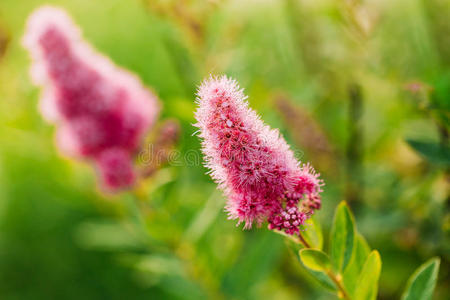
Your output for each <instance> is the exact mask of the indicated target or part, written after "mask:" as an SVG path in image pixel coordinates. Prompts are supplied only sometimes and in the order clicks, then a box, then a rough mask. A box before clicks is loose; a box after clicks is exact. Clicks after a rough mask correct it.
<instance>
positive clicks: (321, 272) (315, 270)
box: [299, 249, 338, 292]
mask: <svg viewBox="0 0 450 300" xmlns="http://www.w3.org/2000/svg"><path fill="white" fill-rule="evenodd" d="M299 257H300V262H301V263H302V264H303V266H304V267H305V268H306V270H307V271H308V273H309V274H311V276H312V277H314V278H315V279H316V280H317V281H318V282H319V283H320V284H321V285H322V286H323V287H325V288H326V289H328V290H330V291H333V292H336V291H337V290H338V289H337V287H336V285H335V283H334V282H333V281H332V280H331V279H330V278H329V277H328V275H327V274H326V273H327V272H328V271H329V270H330V269H331V262H330V258H329V257H328V255H327V254H325V253H324V252H322V251H320V250H317V249H301V250H300V251H299Z"/></svg>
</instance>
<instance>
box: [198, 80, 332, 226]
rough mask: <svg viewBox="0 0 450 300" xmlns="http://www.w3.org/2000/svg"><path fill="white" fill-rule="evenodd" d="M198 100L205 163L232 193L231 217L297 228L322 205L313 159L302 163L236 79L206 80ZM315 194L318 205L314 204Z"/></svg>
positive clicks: (215, 177)
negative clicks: (254, 108) (265, 122)
mask: <svg viewBox="0 0 450 300" xmlns="http://www.w3.org/2000/svg"><path fill="white" fill-rule="evenodd" d="M197 102H198V109H197V111H196V113H195V117H196V119H197V121H198V122H197V124H195V126H196V127H198V128H199V129H200V130H199V131H200V134H199V136H200V138H201V139H202V149H203V153H204V155H205V160H206V167H208V168H209V169H210V174H211V176H212V178H213V179H214V180H215V181H216V182H217V183H218V184H219V187H220V188H221V189H222V190H224V191H225V194H226V195H227V196H228V203H227V206H226V209H227V211H228V213H229V218H231V219H238V220H239V222H238V224H239V223H241V222H244V223H245V226H244V228H250V227H251V226H252V224H253V223H256V224H257V225H261V223H263V222H265V221H268V222H269V228H270V229H277V230H284V231H285V232H286V233H288V234H295V233H298V232H299V227H300V226H301V225H302V224H303V223H304V221H305V220H306V219H307V218H308V217H309V216H310V215H311V214H312V213H313V212H314V210H315V209H317V208H318V207H320V197H319V193H320V192H321V186H322V185H323V182H322V180H321V179H319V175H318V174H316V173H315V172H314V170H313V168H312V167H311V166H310V165H309V164H307V165H303V166H301V165H300V164H299V162H298V161H297V160H296V159H295V157H294V154H293V152H292V151H291V150H290V149H289V146H288V145H287V144H286V142H285V141H284V139H283V138H282V137H281V136H280V134H279V132H278V130H273V129H270V128H269V127H268V126H267V125H265V124H264V123H263V121H262V120H261V119H260V118H259V116H258V115H257V114H256V113H255V112H254V111H253V110H252V109H250V108H249V107H248V103H247V101H246V96H244V94H243V92H242V90H241V89H239V87H238V85H237V83H236V82H235V81H234V80H231V79H228V78H227V77H225V76H223V77H220V78H213V77H211V78H210V79H208V80H205V81H204V82H203V83H202V85H201V86H200V88H199V90H198V98H197ZM310 198H313V199H315V200H314V201H316V202H314V203H315V204H316V203H317V201H318V203H319V205H309V204H308V203H309V202H311V201H310V200H309V199H310ZM301 200H302V201H301ZM308 201H309V202H308ZM300 202H302V203H303V202H305V204H306V205H300Z"/></svg>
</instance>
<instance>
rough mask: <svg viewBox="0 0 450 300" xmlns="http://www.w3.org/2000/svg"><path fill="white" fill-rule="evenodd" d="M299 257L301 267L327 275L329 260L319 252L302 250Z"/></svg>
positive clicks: (329, 265)
mask: <svg viewBox="0 0 450 300" xmlns="http://www.w3.org/2000/svg"><path fill="white" fill-rule="evenodd" d="M299 255H300V260H301V261H302V263H303V265H304V266H305V267H307V268H308V269H310V270H313V271H316V272H319V271H320V272H324V273H327V272H328V271H330V269H331V262H330V258H329V257H328V255H326V254H325V253H323V252H322V251H320V250H316V249H302V250H300V252H299Z"/></svg>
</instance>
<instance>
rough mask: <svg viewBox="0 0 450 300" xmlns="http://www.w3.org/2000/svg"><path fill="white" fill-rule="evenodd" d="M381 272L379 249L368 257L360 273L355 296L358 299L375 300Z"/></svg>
mask: <svg viewBox="0 0 450 300" xmlns="http://www.w3.org/2000/svg"><path fill="white" fill-rule="evenodd" d="M380 272H381V259H380V254H379V253H378V251H376V250H374V251H372V252H371V253H370V255H369V256H368V257H367V259H366V262H365V263H364V266H363V269H362V271H361V274H360V275H359V278H358V281H357V284H356V289H355V293H354V295H355V296H354V298H355V299H358V300H374V299H376V297H377V292H378V278H379V277H380Z"/></svg>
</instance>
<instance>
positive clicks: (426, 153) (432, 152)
mask: <svg viewBox="0 0 450 300" xmlns="http://www.w3.org/2000/svg"><path fill="white" fill-rule="evenodd" d="M407 142H408V144H409V145H410V146H411V147H412V148H413V149H414V150H416V151H417V152H418V153H419V154H420V155H421V156H422V157H423V158H425V159H426V160H428V161H429V162H430V163H434V164H437V165H444V166H449V165H450V156H449V155H448V153H449V152H450V147H449V146H446V145H441V144H439V143H435V142H427V141H415V140H407Z"/></svg>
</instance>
